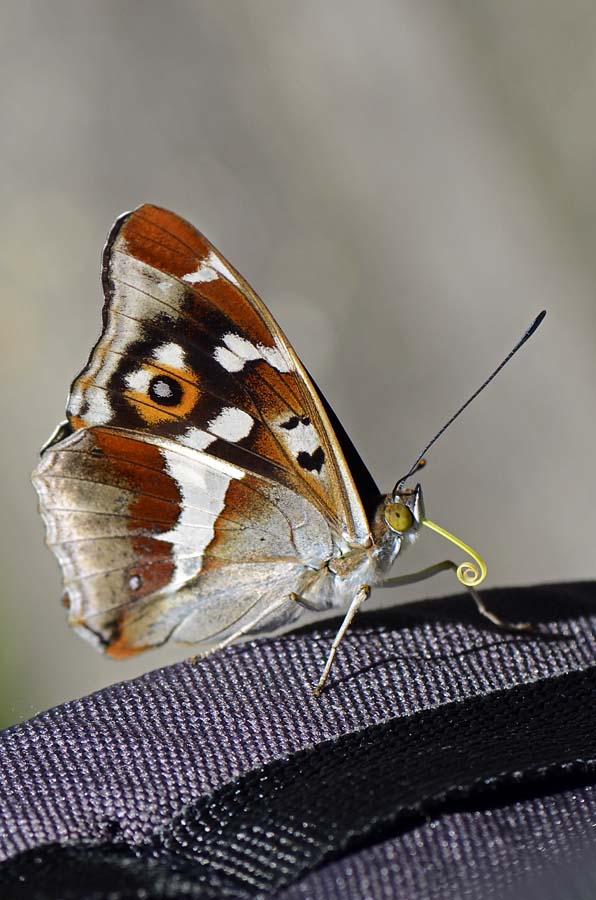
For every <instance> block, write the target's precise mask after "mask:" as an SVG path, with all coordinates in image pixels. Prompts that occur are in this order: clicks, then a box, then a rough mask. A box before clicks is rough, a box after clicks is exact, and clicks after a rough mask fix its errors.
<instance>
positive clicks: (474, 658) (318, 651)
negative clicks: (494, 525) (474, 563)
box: [0, 584, 596, 898]
mask: <svg viewBox="0 0 596 900" xmlns="http://www.w3.org/2000/svg"><path fill="white" fill-rule="evenodd" d="M595 596H596V590H595V588H594V586H593V585H579V584H578V585H567V586H555V587H548V588H536V589H525V590H516V591H510V592H508V591H493V592H487V593H486V599H487V601H488V602H489V603H490V604H491V605H492V606H493V607H494V608H496V609H498V610H499V611H500V612H502V613H503V614H504V615H508V616H509V617H511V618H517V619H523V618H530V619H533V620H534V621H537V622H539V623H540V624H539V626H538V631H537V633H536V634H533V635H524V636H523V635H519V634H513V633H504V632H502V631H498V630H496V629H492V628H491V627H490V626H488V625H487V624H486V623H485V622H484V621H483V620H479V619H478V618H477V616H476V614H475V613H474V611H473V610H472V609H470V605H469V601H468V600H467V598H466V597H457V598H451V599H449V600H444V601H432V602H429V603H426V604H423V605H416V606H411V607H403V608H400V609H397V610H395V611H392V612H391V613H383V614H378V615H373V614H370V615H368V616H366V615H363V616H362V617H361V619H360V620H359V622H357V623H356V625H355V627H354V628H353V629H352V630H351V632H349V634H348V636H347V638H346V641H345V642H344V643H343V644H342V647H341V650H340V653H339V654H338V659H337V667H336V668H335V669H334V672H333V676H332V679H331V681H330V683H329V685H328V688H327V689H326V691H325V692H324V694H323V696H322V697H321V698H320V699H319V700H318V701H317V700H315V699H314V698H313V697H312V696H311V693H310V688H311V685H312V684H313V683H314V682H315V681H316V679H317V677H318V674H319V672H320V669H321V665H322V663H323V661H324V658H325V655H326V651H327V649H328V646H329V640H330V637H331V635H332V633H333V629H332V628H325V629H317V630H314V631H313V630H309V631H306V632H303V633H294V634H290V635H287V636H284V637H281V638H276V639H271V640H264V641H259V642H253V643H250V644H247V645H244V646H240V647H234V648H229V649H228V650H225V651H223V652H222V653H219V654H217V655H215V656H212V657H210V658H207V659H205V660H202V661H201V662H200V663H199V664H198V665H194V666H192V665H189V664H187V663H183V664H180V665H178V666H172V667H170V668H168V669H165V670H159V671H157V672H153V673H150V674H149V675H147V676H144V677H143V678H140V679H137V680H136V681H133V682H127V683H123V684H120V685H116V686H114V687H112V688H109V689H107V690H104V691H102V692H100V693H99V694H96V695H92V696H91V697H87V698H84V699H83V700H80V701H75V702H73V703H68V704H65V705H64V706H62V707H59V708H57V709H54V710H50V711H49V712H47V713H43V714H42V715H40V716H38V717H36V718H35V719H32V720H31V721H30V722H27V723H24V724H23V725H20V726H16V727H14V728H12V729H8V730H7V731H5V732H3V733H2V734H1V735H0V823H1V827H0V851H1V852H2V854H3V857H4V858H7V857H9V856H11V855H14V854H15V853H18V852H19V851H23V850H26V849H27V848H39V847H41V846H43V845H46V844H50V843H52V842H60V843H64V842H67V841H69V842H76V843H80V842H83V841H92V842H96V843H104V844H105V845H109V844H110V842H114V841H124V842H126V844H127V845H128V846H130V847H134V846H135V845H142V844H144V845H146V844H147V843H148V842H150V841H151V840H153V839H154V838H155V835H156V833H158V832H159V831H160V830H161V829H163V828H164V824H165V823H171V822H172V821H173V820H174V819H175V817H176V816H177V815H179V814H180V812H181V811H182V810H183V808H185V807H186V806H188V805H189V804H196V803H197V802H198V801H200V800H201V798H204V797H205V796H206V795H208V794H211V793H212V792H214V791H216V790H218V789H221V788H222V787H223V786H225V785H226V784H227V783H229V782H230V781H231V779H233V778H235V777H238V776H241V775H244V774H247V773H250V772H253V771H255V770H258V769H260V768H262V767H263V766H265V765H267V764H270V763H272V762H273V761H275V760H283V759H285V758H288V757H292V755H294V754H296V753H298V752H300V751H304V750H305V749H307V748H313V747H316V746H317V745H319V744H320V743H321V742H322V741H325V740H328V741H329V740H333V741H334V740H337V739H338V738H340V737H341V736H346V735H351V734H354V733H357V732H359V731H361V730H362V729H363V728H365V727H367V726H374V725H377V724H379V723H382V722H387V721H388V720H394V719H401V720H408V718H409V717H411V716H413V715H415V714H416V713H420V712H421V711H424V710H433V709H440V708H441V707H443V706H445V704H447V703H453V702H460V703H462V702H464V701H469V700H470V699H471V698H475V697H480V696H488V695H491V694H496V693H498V692H501V693H502V692H506V691H507V690H508V689H509V688H512V687H514V686H515V685H523V684H531V683H533V682H540V681H545V680H548V679H552V678H554V677H555V676H558V675H562V674H564V673H571V672H578V671H581V670H583V669H587V668H589V667H590V666H593V665H594V664H595V662H596V603H595V601H594V598H595ZM586 717H587V718H588V721H590V720H591V721H592V723H593V722H594V712H593V706H591V705H590V704H587V708H586ZM304 790H305V791H308V785H307V784H305V785H304ZM583 790H588V788H583ZM561 796H563V794H561ZM535 802H537V801H535ZM553 802H555V801H553ZM524 808H525V807H524ZM581 808H582V810H583V811H584V812H585V813H586V815H587V820H586V821H588V820H589V818H590V810H592V811H593V807H591V806H590V804H589V803H588V801H587V800H586V802H585V803H584V804H583V806H582V807H581ZM461 815H464V814H463V813H462V814H461ZM465 815H472V813H469V814H468V813H466V814H465ZM478 815H485V816H486V815H487V813H478ZM542 815H543V817H544V816H546V812H543V813H542ZM549 815H550V814H549ZM547 818H548V817H547ZM447 821H448V819H447V818H446V817H445V816H443V817H442V818H438V819H437V820H436V821H434V822H433V823H431V824H432V826H433V829H435V830H434V831H432V832H431V837H432V835H433V834H439V831H438V830H437V829H439V830H440V827H441V823H442V822H447ZM458 821H459V820H458ZM462 821H464V822H465V821H468V820H467V819H463V820H462ZM470 821H471V822H474V823H477V822H480V820H476V819H473V820H470ZM490 822H491V823H494V822H496V818H495V817H494V815H493V818H492V819H490ZM568 822H569V823H570V827H569V828H568V830H567V832H566V834H567V835H568V836H571V837H570V846H571V847H572V850H573V853H575V854H576V855H577V854H578V853H579V852H580V849H581V847H582V846H583V844H582V833H583V832H582V828H581V826H580V824H578V822H579V819H578V815H577V814H576V813H574V814H573V815H571V814H570V816H569V817H568ZM571 825H574V827H573V828H572V827H571ZM575 826H577V827H575ZM427 827H428V828H430V826H427ZM476 827H477V828H478V832H477V833H478V836H479V843H478V847H477V848H476V853H477V854H478V853H479V854H480V857H474V847H473V844H474V829H475V828H476ZM453 828H454V829H455V830H453ZM453 828H452V831H453V847H454V848H457V846H458V840H459V841H460V843H462V842H463V843H462V846H463V845H464V844H465V846H467V847H471V848H472V849H470V851H469V853H468V855H467V857H466V854H465V853H463V852H460V853H459V860H460V861H461V860H463V862H461V865H460V867H459V869H458V867H457V866H451V867H449V866H447V857H445V856H444V854H443V855H442V853H441V849H440V848H441V847H443V848H445V847H449V841H447V842H445V841H441V840H439V841H438V844H437V846H436V847H434V844H433V841H432V840H431V839H430V837H429V840H423V839H422V838H420V842H419V844H416V846H417V847H418V851H417V852H415V853H412V851H411V848H410V849H409V850H407V849H404V848H406V845H407V842H408V841H410V842H411V841H412V840H415V838H413V836H414V835H416V834H417V833H418V834H422V832H420V831H419V830H417V829H416V828H414V829H413V830H407V831H406V832H404V834H402V835H401V836H400V837H399V838H396V839H395V840H396V842H397V843H396V844H395V847H394V850H392V851H391V853H392V854H398V855H397V856H394V858H396V859H398V860H399V852H402V851H403V854H404V856H403V857H402V858H401V861H400V862H399V870H400V872H402V873H403V878H402V880H401V881H400V880H399V879H397V880H396V879H395V878H393V876H392V878H390V879H389V881H387V882H386V885H385V887H386V886H387V884H389V888H388V889H391V890H395V891H396V892H395V893H393V894H392V893H387V892H385V893H380V891H382V890H384V889H385V888H383V887H382V886H381V882H380V881H378V879H377V881H376V882H375V884H376V887H375V888H374V890H378V891H379V893H370V894H363V893H362V892H361V893H360V894H358V893H355V894H352V895H350V894H348V893H346V891H345V890H344V891H343V893H342V892H341V891H339V892H338V893H337V894H333V893H332V892H331V888H330V886H329V885H330V884H331V882H329V883H327V882H324V881H319V882H317V879H325V878H330V879H331V881H333V882H334V883H335V882H336V881H337V878H338V875H337V870H336V869H334V868H333V867H334V866H341V865H342V862H341V860H339V861H337V862H335V863H330V864H327V865H326V867H324V868H323V869H322V870H320V871H319V872H318V873H317V874H313V875H311V876H307V878H308V877H310V878H311V879H313V880H312V881H311V882H310V884H311V887H310V888H309V889H310V890H311V894H309V893H308V892H307V893H296V894H290V893H289V894H288V895H287V896H288V897H290V896H296V897H298V896H300V897H307V896H311V895H312V897H313V898H316V897H318V896H321V897H322V896H329V897H332V896H336V895H337V896H354V897H356V896H371V897H375V896H379V897H385V896H387V897H393V896H395V897H398V896H408V897H416V898H418V896H420V897H421V898H422V897H429V898H430V897H433V898H434V897H439V896H450V895H448V894H441V893H437V892H435V893H432V890H431V887H428V885H429V884H430V882H431V881H432V879H430V881H427V882H425V881H424V879H422V880H420V877H419V876H420V873H421V872H423V871H428V870H429V865H431V864H429V859H431V860H432V865H431V868H434V869H436V878H435V879H434V882H433V883H436V884H438V885H441V884H442V882H441V871H442V870H444V871H443V877H444V878H447V877H448V875H449V876H450V874H451V870H453V879H454V880H453V884H454V885H457V884H458V882H457V880H456V879H457V878H460V877H461V875H462V872H463V873H464V875H465V870H466V868H469V865H468V862H466V860H468V861H471V864H472V868H474V867H476V868H477V867H478V865H479V863H478V858H481V857H482V852H481V851H482V843H481V839H482V835H483V832H482V828H481V827H480V825H479V824H478V825H476V824H474V825H473V826H472V825H471V826H470V829H471V830H470V831H469V833H466V829H465V827H464V826H463V825H462V826H461V827H460V826H453ZM586 828H587V825H586ZM520 829H521V830H520V834H521V831H523V825H520ZM576 832H577V835H576ZM448 833H449V834H451V831H450V832H448ZM466 835H467V836H466ZM575 837H577V840H576V839H575ZM495 840H496V838H495ZM497 843H499V841H497ZM506 844H507V841H500V843H499V846H505V845H506ZM391 846H392V842H391V841H384V842H381V843H379V845H378V846H376V847H370V848H369V849H367V850H363V851H362V854H361V855H360V856H359V857H358V858H357V859H358V860H359V861H360V862H362V864H363V865H366V860H367V859H368V858H369V857H367V856H366V854H367V853H368V854H372V856H370V860H371V863H370V866H371V871H373V870H374V872H373V874H372V875H370V872H369V876H370V877H372V878H373V881H374V878H375V877H376V874H378V872H380V871H385V870H386V869H388V868H389V870H392V869H393V868H395V867H394V866H389V867H388V865H387V864H383V863H380V865H379V867H377V863H375V861H374V854H382V853H383V849H384V848H385V849H386V848H390V847H391ZM558 846H559V845H558V844H556V846H555V845H553V847H551V852H550V855H551V856H552V855H553V854H554V855H556V853H557V852H558V851H557V847H558ZM425 848H426V850H425ZM514 849H515V848H514ZM445 852H446V851H445ZM454 852H455V850H454ZM503 852H505V851H503ZM512 852H513V851H512ZM528 852H529V851H528ZM561 853H562V854H563V856H564V857H565V858H567V857H568V856H569V855H570V854H569V853H568V852H564V851H561ZM425 854H426V855H425ZM406 857H407V858H408V859H410V858H411V866H410V867H409V868H408V866H407V865H405V864H404V862H403V860H404V859H405V858H406ZM528 858H531V856H528ZM380 859H381V858H380V857H378V858H377V862H379V860H380ZM417 859H418V862H417V861H416V860H417ZM346 864H347V863H346ZM353 864H354V865H355V863H354V860H353V859H352V861H351V862H350V865H353ZM521 865H522V868H523V864H521ZM441 867H443V869H442V868H441ZM447 868H449V869H450V872H449V873H448V872H447ZM513 868H515V867H513ZM460 870H461V871H460ZM354 871H356V870H354ZM524 871H526V870H524ZM408 872H410V874H409V875H408V874H407V873H408ZM412 873H418V876H417V877H418V880H417V881H416V879H415V874H412ZM468 874H469V873H468ZM369 876H367V877H369ZM355 877H356V876H354V878H355ZM408 877H409V878H410V882H409V885H415V889H416V890H418V893H415V892H414V888H412V892H410V887H409V886H408V887H407V891H408V893H406V894H405V895H404V894H403V890H404V884H406V881H405V880H404V879H407V878H408ZM400 878H401V876H400ZM468 880H469V879H468ZM304 883H305V884H306V883H308V882H304ZM355 883H356V884H357V883H358V882H357V881H356V882H355ZM371 883H372V882H371ZM470 883H472V882H470ZM461 884H462V882H461V881H460V882H459V887H460V894H459V895H458V894H454V895H453V896H468V894H465V893H461ZM321 885H323V887H321ZM425 885H426V886H427V887H428V890H427V892H426V893H424V890H425V889H426V888H425ZM309 889H307V891H308V890H309ZM432 889H434V888H432ZM288 890H290V891H291V890H294V891H300V890H301V888H300V887H298V886H296V887H294V888H288ZM316 891H319V893H316ZM321 891H323V892H322V893H321ZM325 891H326V893H325ZM486 895H487V896H488V894H486ZM131 896H133V895H132V894H131ZM135 896H136V895H135ZM139 896H140V895H139ZM163 896H166V895H165V894H163ZM171 896H175V895H174V894H172V895H171ZM180 896H182V894H180ZM185 896H191V895H190V894H188V893H187V894H185ZM192 896H195V895H194V894H193V895H192ZM196 896H200V895H199V894H197V895H196ZM469 896H473V895H472V894H469ZM495 896H497V895H495Z"/></svg>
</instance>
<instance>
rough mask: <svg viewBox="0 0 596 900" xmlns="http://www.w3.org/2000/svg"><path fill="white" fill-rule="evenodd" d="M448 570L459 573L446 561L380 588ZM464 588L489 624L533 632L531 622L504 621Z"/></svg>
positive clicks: (400, 576)
mask: <svg viewBox="0 0 596 900" xmlns="http://www.w3.org/2000/svg"><path fill="white" fill-rule="evenodd" d="M447 570H453V571H454V572H456V571H457V563H454V562H453V561H452V560H451V559H444V560H443V561H442V562H440V563H435V564H434V566H428V567H427V568H426V569H421V570H420V571H419V572H412V573H411V574H409V575H399V576H398V577H397V578H387V580H386V581H384V582H383V583H382V584H380V585H379V587H388V588H391V587H402V586H403V585H405V584H415V583H416V582H417V581H424V580H425V579H426V578H432V577H433V575H438V573H439V572H445V571H447ZM464 587H465V588H466V589H467V590H468V591H469V593H470V595H471V597H472V599H473V601H474V603H475V604H476V608H477V609H478V612H479V613H480V614H481V615H482V616H484V617H485V618H486V619H488V620H489V622H492V623H493V625H498V627H499V628H505V629H507V630H509V631H531V630H532V624H531V623H530V622H509V621H507V619H502V618H501V617H500V616H498V615H497V614H496V613H494V612H493V611H492V610H490V609H488V607H487V606H486V604H485V603H484V600H483V599H482V597H481V596H480V594H479V593H478V591H476V590H475V589H474V588H473V587H471V586H470V585H464Z"/></svg>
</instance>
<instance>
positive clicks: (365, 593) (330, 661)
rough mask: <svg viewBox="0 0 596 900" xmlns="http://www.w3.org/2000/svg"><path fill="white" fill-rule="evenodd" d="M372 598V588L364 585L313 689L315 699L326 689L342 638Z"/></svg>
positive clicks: (349, 611) (345, 618) (346, 615)
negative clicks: (358, 613) (368, 599)
mask: <svg viewBox="0 0 596 900" xmlns="http://www.w3.org/2000/svg"><path fill="white" fill-rule="evenodd" d="M368 597H370V587H369V586H368V585H367V584H364V585H362V587H361V588H360V590H359V591H358V593H357V594H356V596H355V597H354V599H353V600H352V602H351V603H350V605H349V607H348V611H347V612H346V614H345V616H344V619H343V622H342V623H341V625H340V626H339V629H338V631H337V634H336V635H335V637H334V639H333V643H332V645H331V650H330V651H329V655H328V657H327V662H326V663H325V667H324V669H323V672H322V674H321V677H320V678H319V681H318V683H317V685H316V687H314V688H313V694H314V695H315V697H318V696H319V695H320V693H321V691H322V690H323V688H324V687H325V682H326V681H327V676H328V675H329V672H330V670H331V666H332V665H333V660H334V659H335V654H336V653H337V648H338V647H339V645H340V643H341V640H342V638H343V637H344V635H345V633H346V631H347V630H348V628H349V627H350V624H351V622H352V619H353V618H354V616H355V615H356V613H357V612H358V610H359V609H360V607H361V606H362V604H363V603H364V601H365V600H366V599H367V598H368Z"/></svg>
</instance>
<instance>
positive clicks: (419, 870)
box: [276, 785, 596, 900]
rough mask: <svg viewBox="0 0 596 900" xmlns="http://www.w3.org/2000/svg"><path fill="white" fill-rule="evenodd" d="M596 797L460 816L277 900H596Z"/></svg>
mask: <svg viewBox="0 0 596 900" xmlns="http://www.w3.org/2000/svg"><path fill="white" fill-rule="evenodd" d="M595 830H596V788H595V787H594V786H593V785H590V786H586V787H582V788H575V789H574V790H568V791H564V792H561V793H558V794H555V795H554V796H547V797H538V798H526V799H524V801H523V802H522V801H519V802H517V803H510V804H506V805H504V806H501V807H499V806H497V807H493V808H490V809H488V810H473V811H467V812H454V813H451V814H449V815H443V816H440V817H439V818H438V819H436V820H434V821H433V822H432V823H429V824H424V825H420V826H418V827H417V828H413V829H411V830H409V831H406V832H405V833H403V834H400V836H399V837H397V838H392V839H391V840H389V841H384V842H382V843H380V844H378V845H375V846H373V847H369V848H367V849H365V850H362V851H360V852H358V853H353V854H350V855H349V856H348V857H343V858H342V859H340V860H337V861H335V862H333V863H330V864H328V865H326V866H324V867H323V868H322V869H320V870H319V871H316V872H313V873H312V874H311V875H310V876H307V877H306V878H304V879H302V880H301V882H300V883H299V884H297V885H294V886H292V887H290V888H288V889H287V890H285V891H283V892H281V893H279V894H277V896H276V900H330V898H336V897H337V898H340V897H341V898H343V900H396V898H399V900H402V898H404V900H413V898H415V900H444V898H452V897H453V898H454V900H455V898H468V900H480V898H485V897H486V898H503V900H593V898H594V897H596V853H595V846H594V845H595V836H594V831H595Z"/></svg>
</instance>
